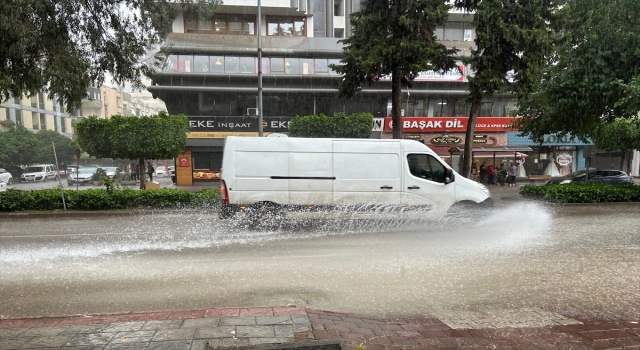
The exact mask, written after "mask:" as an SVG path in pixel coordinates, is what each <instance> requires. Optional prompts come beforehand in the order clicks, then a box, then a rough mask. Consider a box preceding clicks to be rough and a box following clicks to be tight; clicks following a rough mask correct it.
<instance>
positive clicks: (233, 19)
mask: <svg viewBox="0 0 640 350" xmlns="http://www.w3.org/2000/svg"><path fill="white" fill-rule="evenodd" d="M184 27H185V32H186V33H198V34H219V35H255V34H256V33H255V31H256V16H255V15H238V14H218V15H215V16H213V17H210V18H205V19H198V20H195V19H186V20H185V26H184Z"/></svg>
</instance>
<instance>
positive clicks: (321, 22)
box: [312, 0, 327, 38]
mask: <svg viewBox="0 0 640 350" xmlns="http://www.w3.org/2000/svg"><path fill="white" fill-rule="evenodd" d="M312 1H313V36H314V37H320V38H324V37H326V36H327V33H326V26H325V24H326V12H327V10H326V7H325V0H312Z"/></svg>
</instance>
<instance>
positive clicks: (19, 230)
mask: <svg viewBox="0 0 640 350" xmlns="http://www.w3.org/2000/svg"><path fill="white" fill-rule="evenodd" d="M551 221H552V215H551V214H550V213H549V211H548V210H547V209H545V208H544V207H542V206H538V205H536V204H532V203H518V204H516V205H514V206H511V207H507V208H499V209H494V210H493V211H487V212H486V214H484V213H483V214H482V215H476V217H475V218H473V219H471V218H466V219H465V218H463V219H462V220H455V221H453V220H450V221H432V220H426V219H424V220H420V219H418V220H416V219H415V218H413V219H410V220H406V219H405V218H403V217H400V216H398V217H391V218H389V217H384V218H383V217H382V216H380V217H378V216H375V215H374V216H367V217H366V218H362V216H361V215H358V214H354V215H351V216H347V217H346V218H345V217H344V216H342V217H338V216H333V215H327V218H325V219H321V220H310V221H309V220H305V221H302V220H300V221H299V220H285V221H281V222H278V224H277V225H273V224H271V225H269V226H268V227H266V228H260V227H258V228H252V227H247V225H238V224H237V223H234V222H225V221H221V220H218V218H217V213H216V212H213V211H201V210H182V211H167V212H160V213H157V214H153V215H137V216H124V217H122V216H120V217H117V216H114V217H93V218H89V219H88V218H57V219H54V220H52V219H37V218H33V219H27V218H23V219H21V220H9V221H8V222H4V223H2V224H0V230H1V231H3V232H5V233H4V234H3V235H2V236H0V239H2V241H4V242H3V244H2V247H1V248H0V264H9V265H14V264H38V263H40V262H45V261H54V260H61V259H62V260H68V261H78V260H81V259H86V258H96V257H100V256H109V255H114V254H121V255H128V254H141V253H144V252H147V251H158V250H170V251H179V250H182V249H194V248H210V247H224V246H229V245H237V244H241V245H244V244H260V243H265V242H271V241H277V240H291V239H297V240H300V239H310V238H318V237H323V236H333V235H358V234H367V233H375V232H425V234H430V233H442V232H446V234H447V235H457V234H463V233H469V232H473V234H474V235H484V236H487V238H492V239H495V240H496V241H495V246H496V247H498V246H499V247H501V248H502V249H504V248H505V247H509V246H514V245H520V244H523V243H526V242H527V241H528V240H530V239H531V238H533V237H539V236H540V235H541V234H543V233H544V232H546V231H548V229H549V227H550V226H551ZM496 226H499V227H505V226H507V227H509V229H508V231H509V232H510V234H508V235H505V234H504V233H505V232H500V233H499V234H497V235H496V232H495V231H496ZM33 232H38V234H36V235H34V234H33ZM25 233H29V234H25ZM492 236H495V237H492ZM9 242H10V243H9Z"/></svg>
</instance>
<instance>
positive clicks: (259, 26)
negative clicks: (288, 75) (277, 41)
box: [257, 0, 263, 137]
mask: <svg viewBox="0 0 640 350" xmlns="http://www.w3.org/2000/svg"><path fill="white" fill-rule="evenodd" d="M261 17H262V1H261V0H258V33H257V34H258V136H259V137H262V136H263V135H262V134H263V132H262V18H261Z"/></svg>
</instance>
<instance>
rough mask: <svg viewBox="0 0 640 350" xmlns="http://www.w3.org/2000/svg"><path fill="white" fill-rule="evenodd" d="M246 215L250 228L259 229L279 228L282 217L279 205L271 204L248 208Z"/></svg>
mask: <svg viewBox="0 0 640 350" xmlns="http://www.w3.org/2000/svg"><path fill="white" fill-rule="evenodd" d="M247 214H248V215H249V224H250V225H251V227H259V228H273V227H279V226H280V224H281V223H282V219H283V217H284V216H283V215H282V208H281V207H280V205H278V204H276V203H273V202H262V203H257V204H255V205H253V206H251V208H249V210H248V212H247Z"/></svg>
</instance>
